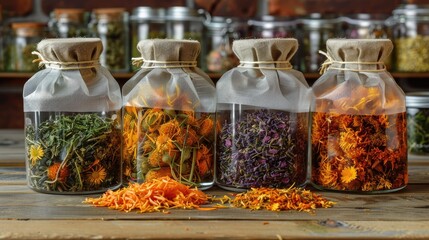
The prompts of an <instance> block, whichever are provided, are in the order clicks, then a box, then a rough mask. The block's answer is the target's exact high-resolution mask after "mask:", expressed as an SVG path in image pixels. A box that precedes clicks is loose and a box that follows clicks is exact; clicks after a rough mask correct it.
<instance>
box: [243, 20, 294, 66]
mask: <svg viewBox="0 0 429 240" xmlns="http://www.w3.org/2000/svg"><path fill="white" fill-rule="evenodd" d="M248 24H249V31H250V35H251V36H252V37H254V38H297V39H298V36H297V21H296V20H294V19H293V18H290V17H278V16H270V15H265V16H262V17H257V18H253V19H250V20H249V22H248ZM290 62H291V63H292V65H293V66H294V67H295V68H296V69H300V68H299V54H296V55H294V57H293V59H291V61H290Z"/></svg>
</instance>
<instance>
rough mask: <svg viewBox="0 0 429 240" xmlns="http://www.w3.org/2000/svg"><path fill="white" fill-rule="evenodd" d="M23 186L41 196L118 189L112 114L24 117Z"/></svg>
mask: <svg viewBox="0 0 429 240" xmlns="http://www.w3.org/2000/svg"><path fill="white" fill-rule="evenodd" d="M26 116H27V118H28V119H32V120H33V121H32V122H34V121H36V119H37V120H40V119H42V120H41V122H40V124H39V125H38V128H37V129H36V128H35V125H32V124H30V125H27V127H26V136H25V143H26V152H27V153H26V159H27V167H28V168H27V169H28V172H27V175H28V180H29V181H28V184H29V185H30V187H31V188H33V189H34V190H36V191H42V192H51V193H52V192H53V193H55V192H58V193H67V192H69V193H70V192H88V191H89V192H91V191H104V190H106V189H108V188H110V187H112V186H119V185H120V184H121V171H120V169H121V151H120V150H121V147H120V146H121V140H120V139H121V135H120V134H121V133H120V124H119V121H118V120H119V119H118V118H117V115H116V114H115V113H111V114H110V115H108V116H102V115H98V114H86V113H85V114H83V113H82V114H70V115H66V114H60V115H55V114H52V113H48V112H46V113H44V112H43V113H39V114H37V113H26Z"/></svg>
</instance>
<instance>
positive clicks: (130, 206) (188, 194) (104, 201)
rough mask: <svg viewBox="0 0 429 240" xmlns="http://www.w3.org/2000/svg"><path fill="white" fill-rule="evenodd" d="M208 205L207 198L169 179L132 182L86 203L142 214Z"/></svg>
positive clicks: (197, 191) (198, 191)
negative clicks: (140, 182)
mask: <svg viewBox="0 0 429 240" xmlns="http://www.w3.org/2000/svg"><path fill="white" fill-rule="evenodd" d="M207 202H208V196H207V195H206V194H205V193H203V192H202V191H200V190H198V189H196V188H195V189H192V188H191V187H189V186H186V185H184V184H182V183H179V182H177V181H175V180H173V179H171V178H170V177H162V178H158V179H153V180H152V181H150V182H145V183H142V184H138V183H132V184H130V185H129V186H128V187H124V188H121V189H119V190H116V191H112V190H108V191H107V192H106V193H104V194H103V195H102V196H101V197H99V198H86V199H85V201H84V203H90V204H93V205H95V206H100V207H108V208H110V209H116V210H121V211H125V212H130V211H132V210H135V209H136V210H139V211H140V212H142V213H145V212H156V211H163V210H167V209H172V208H182V209H193V208H199V206H200V205H202V204H205V203H207Z"/></svg>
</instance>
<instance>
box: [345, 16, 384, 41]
mask: <svg viewBox="0 0 429 240" xmlns="http://www.w3.org/2000/svg"><path fill="white" fill-rule="evenodd" d="M388 18H389V16H387V15H384V14H367V13H359V14H353V15H349V16H343V17H341V21H342V22H344V23H345V28H346V29H345V37H346V38H352V39H364V38H367V39H375V38H389V29H388V26H387V24H386V20H387V19H388Z"/></svg>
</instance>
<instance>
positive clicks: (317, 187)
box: [311, 183, 407, 195]
mask: <svg viewBox="0 0 429 240" xmlns="http://www.w3.org/2000/svg"><path fill="white" fill-rule="evenodd" d="M311 185H312V186H313V187H314V188H316V189H317V190H320V191H329V192H337V193H350V194H368V195H370V194H383V193H392V192H398V191H400V190H402V189H404V188H405V187H406V186H407V185H404V186H402V187H399V188H394V189H385V190H376V191H358V190H338V189H331V188H325V187H322V186H320V185H317V184H314V183H312V184H311Z"/></svg>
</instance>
